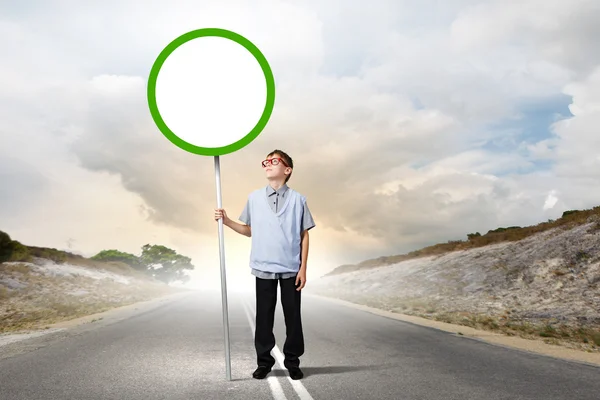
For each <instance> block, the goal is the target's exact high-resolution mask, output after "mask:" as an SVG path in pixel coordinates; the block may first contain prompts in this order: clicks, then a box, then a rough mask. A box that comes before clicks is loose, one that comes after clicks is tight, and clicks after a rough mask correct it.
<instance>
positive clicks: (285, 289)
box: [254, 277, 304, 368]
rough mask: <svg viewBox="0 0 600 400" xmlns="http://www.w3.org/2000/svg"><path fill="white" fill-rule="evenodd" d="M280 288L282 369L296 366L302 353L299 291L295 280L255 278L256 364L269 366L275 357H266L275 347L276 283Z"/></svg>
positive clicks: (294, 278)
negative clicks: (283, 338)
mask: <svg viewBox="0 0 600 400" xmlns="http://www.w3.org/2000/svg"><path fill="white" fill-rule="evenodd" d="M278 283H279V284H280V285H281V306H282V308H283V316H284V319H285V332H286V339H285V344H284V345H283V354H284V356H285V361H284V366H285V367H286V368H290V367H299V366H300V356H301V355H302V354H304V335H303V333H302V319H301V316H300V291H298V290H296V288H297V287H296V277H293V278H288V279H261V278H258V277H256V331H255V334H254V346H255V347H256V356H257V364H258V365H259V366H266V367H273V365H275V358H273V356H272V355H271V354H270V353H271V350H272V349H273V347H275V335H274V334H273V323H274V320H275V307H276V305H277V284H278Z"/></svg>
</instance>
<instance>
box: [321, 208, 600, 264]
mask: <svg viewBox="0 0 600 400" xmlns="http://www.w3.org/2000/svg"><path fill="white" fill-rule="evenodd" d="M590 222H594V225H593V226H592V227H591V228H590V229H589V230H588V233H592V234H595V233H597V232H599V231H600V206H597V207H594V208H592V209H589V210H572V211H565V212H564V213H563V216H562V217H561V218H559V219H557V220H549V221H547V222H542V223H540V224H537V225H533V226H527V227H519V226H511V227H506V228H497V229H494V230H490V231H488V232H487V233H486V234H484V235H480V234H479V233H478V232H477V233H475V234H473V233H470V234H467V238H468V239H467V240H449V241H448V242H447V243H438V244H434V245H432V246H428V247H424V248H422V249H419V250H415V251H412V252H410V253H407V254H399V255H393V256H383V257H378V258H374V259H370V260H365V261H363V262H361V263H358V264H346V265H341V266H339V267H337V268H335V269H334V270H333V271H331V272H329V273H328V274H327V275H336V274H342V273H346V272H351V271H356V270H361V269H369V268H377V267H381V266H386V265H391V264H397V263H399V262H402V261H405V260H410V259H415V258H419V257H429V256H434V255H442V254H445V253H448V252H452V251H458V250H467V249H473V248H477V247H484V246H487V245H491V244H496V243H501V242H507V241H508V242H516V241H519V240H522V239H525V238H527V237H530V236H533V235H535V234H537V233H540V232H544V231H548V230H550V229H555V228H559V229H564V230H567V229H572V228H574V227H576V226H580V225H583V224H586V223H590ZM576 258H577V260H578V261H579V260H581V259H587V258H589V255H588V254H586V253H585V252H580V253H578V254H577V257H576Z"/></svg>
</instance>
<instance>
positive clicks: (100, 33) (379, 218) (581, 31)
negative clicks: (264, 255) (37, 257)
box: [0, 0, 600, 287]
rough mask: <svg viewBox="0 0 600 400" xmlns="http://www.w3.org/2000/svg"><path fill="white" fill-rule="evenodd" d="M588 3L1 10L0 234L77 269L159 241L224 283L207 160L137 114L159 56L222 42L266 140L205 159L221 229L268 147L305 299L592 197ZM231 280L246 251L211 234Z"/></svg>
mask: <svg viewBox="0 0 600 400" xmlns="http://www.w3.org/2000/svg"><path fill="white" fill-rule="evenodd" d="M598 21H600V3H598V2H597V1H591V0H573V1H569V2H565V1H557V0H543V1H542V0H523V1H508V2H507V1H494V0H492V1H469V0H457V1H420V2H414V1H400V0H389V1H387V0H373V1H371V2H369V3H368V5H367V2H364V1H354V0H344V1H342V0H330V1H316V0H314V1H313V0H306V1H279V0H252V1H241V0H240V1H227V2H224V1H183V0H182V1H170V2H164V1H157V0H143V1H142V0H139V1H134V0H129V1H115V0H111V1H103V2H81V1H74V0H73V1H67V0H64V1H34V0H29V1H21V2H12V1H0V48H1V49H2V53H1V54H2V58H1V59H0V88H2V90H0V118H1V120H2V124H1V125H0V230H3V231H5V232H7V233H9V234H10V235H11V237H12V238H13V239H15V240H19V241H20V242H22V243H25V244H27V245H34V246H44V247H54V248H58V249H64V250H69V251H72V252H76V253H79V254H82V255H85V256H93V255H94V254H97V253H98V252H100V251H101V250H104V249H118V250H121V251H126V252H130V253H133V254H140V252H141V247H142V246H143V245H145V244H162V245H165V246H167V247H170V248H173V249H175V250H176V251H178V252H179V253H180V254H183V255H186V256H189V257H191V258H192V262H193V264H194V265H195V266H196V268H195V270H194V271H193V272H192V273H191V277H192V281H191V282H190V285H192V286H196V287H198V286H202V285H218V284H219V282H220V264H219V247H218V246H219V242H218V231H217V224H216V222H215V220H214V208H216V182H215V171H214V160H213V158H212V157H206V156H198V155H195V154H191V153H188V152H186V151H184V150H182V149H180V148H178V147H176V146H174V145H173V144H172V143H171V142H169V141H168V140H167V139H166V138H165V137H164V136H163V135H162V133H161V132H160V131H159V130H158V128H157V127H156V125H155V124H154V122H153V120H152V118H151V115H150V112H149V109H148V104H147V98H146V85H147V81H148V76H149V71H150V68H151V67H152V64H153V62H154V60H155V59H156V57H157V56H158V54H159V53H160V51H162V49H163V48H164V47H165V46H166V45H167V44H168V43H169V42H171V41H172V40H173V39H174V38H176V37H177V36H179V35H181V34H183V33H185V32H188V31H190V30H194V29H199V28H206V27H217V28H224V29H229V30H232V31H235V32H237V33H239V34H242V35H243V36H244V37H246V38H247V39H249V40H250V41H252V42H253V43H254V44H255V45H256V46H257V47H258V48H259V49H260V50H261V52H262V53H263V54H264V55H265V57H266V58H267V60H268V61H269V64H270V66H271V68H272V70H273V74H274V76H275V81H276V93H277V94H276V100H275V106H274V109H273V113H272V116H271V119H270V120H269V122H268V124H267V126H266V128H265V129H264V130H263V132H262V133H261V134H260V136H259V137H258V138H256V139H255V140H254V141H253V142H251V143H250V144H249V145H247V146H246V147H244V148H243V149H241V150H239V151H237V152H235V153H231V154H227V155H224V156H222V157H221V158H220V163H221V180H222V181H221V182H222V183H221V184H222V196H223V206H224V208H225V210H226V212H227V213H228V215H229V216H230V217H231V218H233V219H237V217H238V216H239V215H240V213H241V211H242V209H243V207H244V204H245V202H246V200H247V196H248V194H249V193H250V192H251V191H252V190H255V189H257V188H260V187H262V186H265V185H266V184H267V181H266V179H265V176H264V172H263V171H262V168H261V166H260V161H261V160H263V159H264V158H265V156H266V155H267V154H268V153H269V152H270V151H272V150H273V149H282V150H284V151H286V152H287V153H288V154H290V156H291V157H292V158H293V160H294V165H295V168H294V173H293V177H292V179H291V180H290V181H289V186H290V187H291V188H293V189H295V190H297V191H298V192H300V193H301V194H303V195H304V196H306V198H307V202H308V206H309V208H310V210H311V213H312V215H313V218H314V220H315V223H316V227H315V228H314V229H313V230H311V231H310V249H309V258H308V265H307V278H308V279H307V284H308V285H310V281H311V279H316V278H318V277H319V276H322V275H323V274H325V273H327V272H329V271H331V270H332V269H334V268H335V267H337V266H339V265H341V264H347V263H357V262H360V261H362V260H365V259H368V258H373V257H379V256H383V255H393V254H401V253H406V252H409V251H412V250H415V249H418V248H421V247H424V246H427V245H431V244H435V243H439V242H446V241H448V240H464V239H466V237H467V234H468V233H471V232H476V231H478V232H481V233H482V234H483V233H485V232H487V231H488V230H490V229H495V228H497V227H500V226H513V225H518V226H526V225H532V224H537V223H539V222H544V221H546V220H548V219H556V218H559V217H560V216H561V215H562V213H563V211H565V210H570V209H585V208H591V207H594V206H597V205H599V204H600V200H599V199H600V136H599V135H598V132H597V129H596V127H597V126H600V52H598V51H597V43H596V38H597V37H599V36H600V23H598ZM224 247H225V254H226V257H225V265H226V271H227V282H228V283H229V285H230V286H232V287H233V286H236V285H242V286H243V285H251V284H252V282H251V280H250V279H251V276H250V270H249V266H248V257H249V252H250V239H249V238H247V237H244V236H241V235H239V234H237V233H235V232H233V231H231V230H230V229H225V233H224Z"/></svg>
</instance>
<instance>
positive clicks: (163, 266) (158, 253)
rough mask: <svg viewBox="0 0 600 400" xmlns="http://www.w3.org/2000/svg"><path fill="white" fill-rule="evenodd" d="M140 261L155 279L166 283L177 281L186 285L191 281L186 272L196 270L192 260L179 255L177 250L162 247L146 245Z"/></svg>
mask: <svg viewBox="0 0 600 400" xmlns="http://www.w3.org/2000/svg"><path fill="white" fill-rule="evenodd" d="M140 261H141V262H142V264H144V265H145V266H146V268H147V269H148V270H149V272H150V274H151V275H152V276H153V277H155V278H156V279H158V280H161V281H163V282H165V283H170V282H175V281H181V282H183V283H185V282H187V281H188V280H189V277H188V276H187V275H186V274H185V270H186V269H187V270H192V269H194V268H195V267H194V265H193V264H192V263H191V261H192V259H191V258H189V257H185V256H183V255H181V254H177V252H176V251H175V250H172V249H169V248H168V247H165V246H161V245H149V244H146V245H144V246H143V247H142V255H141V256H140Z"/></svg>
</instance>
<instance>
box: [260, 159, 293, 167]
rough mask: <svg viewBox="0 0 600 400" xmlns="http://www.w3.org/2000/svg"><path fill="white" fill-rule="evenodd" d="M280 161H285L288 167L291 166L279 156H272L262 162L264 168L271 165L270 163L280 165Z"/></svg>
mask: <svg viewBox="0 0 600 400" xmlns="http://www.w3.org/2000/svg"><path fill="white" fill-rule="evenodd" d="M280 162H281V163H283V165H285V166H286V167H289V165H287V164H286V163H285V161H283V159H282V158H279V157H277V158H271V159H269V160H264V161H263V162H262V163H261V164H262V166H263V168H266V167H268V166H269V164H270V165H278V164H279V163H280Z"/></svg>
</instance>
